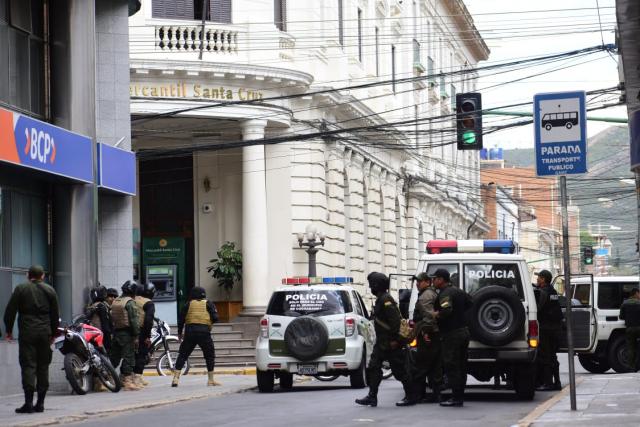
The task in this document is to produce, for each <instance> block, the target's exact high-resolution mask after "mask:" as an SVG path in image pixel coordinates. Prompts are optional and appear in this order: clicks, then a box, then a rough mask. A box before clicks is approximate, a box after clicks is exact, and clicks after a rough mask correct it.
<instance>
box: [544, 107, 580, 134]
mask: <svg viewBox="0 0 640 427" xmlns="http://www.w3.org/2000/svg"><path fill="white" fill-rule="evenodd" d="M577 124H578V112H577V111H567V112H563V113H548V114H545V115H544V116H542V127H543V128H545V129H546V130H548V131H550V130H551V128H555V127H565V128H567V129H571V128H572V127H574V126H576V125H577Z"/></svg>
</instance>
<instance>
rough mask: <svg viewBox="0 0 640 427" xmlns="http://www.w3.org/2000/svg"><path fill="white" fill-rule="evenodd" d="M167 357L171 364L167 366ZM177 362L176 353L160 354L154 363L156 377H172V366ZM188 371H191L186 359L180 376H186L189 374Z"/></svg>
mask: <svg viewBox="0 0 640 427" xmlns="http://www.w3.org/2000/svg"><path fill="white" fill-rule="evenodd" d="M169 357H170V358H171V362H172V363H171V364H169ZM177 360H178V352H177V351H169V352H166V351H165V352H164V353H162V356H160V357H159V358H158V361H157V362H156V371H157V372H158V375H160V376H162V377H166V376H167V375H172V366H175V364H176V361H177ZM189 369H191V364H190V363H189V359H187V360H186V361H185V362H184V366H183V367H182V375H187V374H188V373H189Z"/></svg>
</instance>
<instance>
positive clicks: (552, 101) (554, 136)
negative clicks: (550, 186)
mask: <svg viewBox="0 0 640 427" xmlns="http://www.w3.org/2000/svg"><path fill="white" fill-rule="evenodd" d="M586 112H587V111H586V102H585V93H584V92H559V93H543V94H537V95H535V96H534V97H533V127H534V130H535V148H536V173H537V175H538V176H550V175H572V174H580V173H586V172H587V126H586V122H587V121H586V116H587V114H586Z"/></svg>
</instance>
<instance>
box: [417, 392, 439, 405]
mask: <svg viewBox="0 0 640 427" xmlns="http://www.w3.org/2000/svg"><path fill="white" fill-rule="evenodd" d="M440 402H442V396H441V395H440V390H437V389H434V390H433V392H432V393H431V394H427V395H425V396H424V397H423V398H422V399H421V400H420V403H440Z"/></svg>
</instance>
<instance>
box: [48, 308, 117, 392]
mask: <svg viewBox="0 0 640 427" xmlns="http://www.w3.org/2000/svg"><path fill="white" fill-rule="evenodd" d="M103 338H104V337H103V335H102V331H101V330H100V329H98V328H96V327H94V326H91V325H90V324H89V323H88V322H87V321H86V319H85V318H84V317H83V316H80V317H78V318H76V319H74V322H73V324H72V325H69V326H64V327H59V328H58V335H57V337H56V339H55V341H54V343H55V346H56V348H57V349H59V350H60V352H61V353H62V354H64V371H65V375H66V377H67V381H69V384H70V385H71V388H73V390H74V391H75V392H76V393H78V394H87V392H88V391H89V388H90V387H91V381H90V379H91V377H97V378H98V379H99V380H100V382H101V383H102V384H104V386H105V387H106V388H107V389H109V391H112V392H114V393H117V392H118V391H120V388H121V387H122V382H121V381H120V377H119V376H118V374H117V372H116V370H115V369H114V368H113V365H111V361H110V360H109V357H108V355H107V352H106V350H105V348H104V345H103V343H102V341H103Z"/></svg>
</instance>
